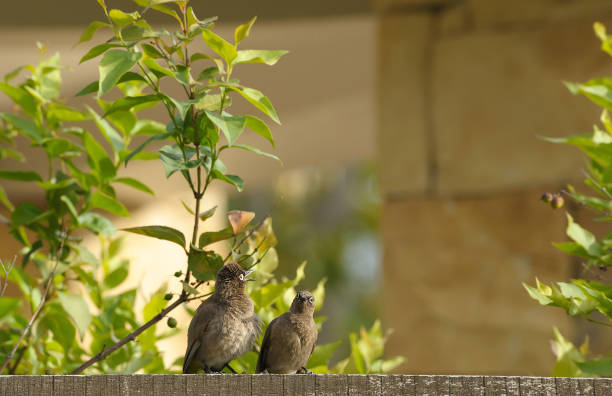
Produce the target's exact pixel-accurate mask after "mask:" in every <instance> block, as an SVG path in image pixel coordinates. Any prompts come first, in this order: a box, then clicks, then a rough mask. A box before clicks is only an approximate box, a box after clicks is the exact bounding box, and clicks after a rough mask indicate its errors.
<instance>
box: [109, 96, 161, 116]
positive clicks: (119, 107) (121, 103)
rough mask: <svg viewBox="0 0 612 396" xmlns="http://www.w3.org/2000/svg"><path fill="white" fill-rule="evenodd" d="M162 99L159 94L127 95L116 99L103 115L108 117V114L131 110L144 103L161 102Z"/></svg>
mask: <svg viewBox="0 0 612 396" xmlns="http://www.w3.org/2000/svg"><path fill="white" fill-rule="evenodd" d="M160 100H161V97H160V96H159V95H142V96H125V97H123V98H119V99H117V100H116V101H114V102H113V104H112V105H111V106H110V107H109V108H108V109H107V110H106V112H105V113H104V115H103V116H102V117H107V116H108V115H110V114H113V113H115V112H117V111H127V110H130V109H131V108H132V107H134V106H138V105H141V104H143V103H154V102H159V101H160Z"/></svg>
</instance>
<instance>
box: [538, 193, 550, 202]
mask: <svg viewBox="0 0 612 396" xmlns="http://www.w3.org/2000/svg"><path fill="white" fill-rule="evenodd" d="M540 199H541V200H542V202H546V203H551V202H552V200H553V195H552V194H551V193H549V192H547V193H544V194H542V196H541V197H540Z"/></svg>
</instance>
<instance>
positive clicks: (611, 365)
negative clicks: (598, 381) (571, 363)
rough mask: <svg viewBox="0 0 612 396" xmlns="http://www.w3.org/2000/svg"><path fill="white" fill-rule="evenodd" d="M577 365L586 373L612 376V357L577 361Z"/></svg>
mask: <svg viewBox="0 0 612 396" xmlns="http://www.w3.org/2000/svg"><path fill="white" fill-rule="evenodd" d="M576 365H577V366H578V368H580V370H582V371H584V372H585V373H589V374H595V375H600V376H603V377H610V376H612V357H608V358H602V359H598V360H589V361H586V362H576Z"/></svg>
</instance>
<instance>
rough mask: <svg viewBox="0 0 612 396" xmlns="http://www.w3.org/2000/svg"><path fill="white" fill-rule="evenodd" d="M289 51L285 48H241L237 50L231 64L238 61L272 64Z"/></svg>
mask: <svg viewBox="0 0 612 396" xmlns="http://www.w3.org/2000/svg"><path fill="white" fill-rule="evenodd" d="M287 53H289V51H285V50H241V51H238V55H237V56H236V59H234V62H233V64H235V65H236V64H238V63H265V64H266V65H270V66H272V65H274V64H276V62H278V60H279V59H280V58H281V57H282V56H283V55H285V54H287Z"/></svg>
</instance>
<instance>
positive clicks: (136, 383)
mask: <svg viewBox="0 0 612 396" xmlns="http://www.w3.org/2000/svg"><path fill="white" fill-rule="evenodd" d="M152 387H153V377H152V376H151V375H142V374H133V375H130V376H129V378H128V391H129V395H130V396H145V395H149V394H150V392H151V388H152Z"/></svg>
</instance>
